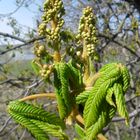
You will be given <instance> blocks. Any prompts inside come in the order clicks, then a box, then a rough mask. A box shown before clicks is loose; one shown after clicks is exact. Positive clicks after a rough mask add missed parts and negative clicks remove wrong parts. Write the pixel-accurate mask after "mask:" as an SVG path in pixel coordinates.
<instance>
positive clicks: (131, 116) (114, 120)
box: [112, 108, 140, 122]
mask: <svg viewBox="0 0 140 140" xmlns="http://www.w3.org/2000/svg"><path fill="white" fill-rule="evenodd" d="M139 113H140V108H138V109H137V110H134V111H133V112H132V113H130V114H129V118H133V117H135V116H137V115H138V114H139ZM124 120H125V119H124V118H120V117H115V118H113V119H112V122H119V121H124Z"/></svg>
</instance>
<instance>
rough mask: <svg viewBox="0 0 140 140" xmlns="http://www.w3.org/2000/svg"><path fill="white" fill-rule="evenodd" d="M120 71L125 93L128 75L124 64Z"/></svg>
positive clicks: (128, 79)
mask: <svg viewBox="0 0 140 140" xmlns="http://www.w3.org/2000/svg"><path fill="white" fill-rule="evenodd" d="M121 73H122V80H123V91H124V93H125V92H126V91H127V89H128V87H129V84H130V75H129V71H128V69H127V68H126V67H125V66H124V67H122V69H121Z"/></svg>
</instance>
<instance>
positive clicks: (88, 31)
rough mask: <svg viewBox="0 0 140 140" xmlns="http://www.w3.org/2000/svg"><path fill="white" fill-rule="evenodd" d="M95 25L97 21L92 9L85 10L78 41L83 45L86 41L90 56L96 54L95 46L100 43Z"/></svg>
mask: <svg viewBox="0 0 140 140" xmlns="http://www.w3.org/2000/svg"><path fill="white" fill-rule="evenodd" d="M95 24H96V19H95V16H94V14H93V12H92V8H91V7H87V8H85V9H84V10H83V16H82V17H81V19H80V25H79V29H78V35H77V39H78V43H83V41H84V45H85V46H86V50H87V53H88V55H93V54H95V46H96V45H97V42H98V39H97V37H96V32H97V31H96V27H95Z"/></svg>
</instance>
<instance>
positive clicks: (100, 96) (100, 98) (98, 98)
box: [84, 77, 119, 127]
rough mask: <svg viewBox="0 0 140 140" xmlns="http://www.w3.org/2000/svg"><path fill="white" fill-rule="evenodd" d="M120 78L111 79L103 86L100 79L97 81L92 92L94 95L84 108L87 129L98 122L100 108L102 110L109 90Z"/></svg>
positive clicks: (90, 96)
mask: <svg viewBox="0 0 140 140" xmlns="http://www.w3.org/2000/svg"><path fill="white" fill-rule="evenodd" d="M118 78H119V77H115V78H112V79H109V80H107V81H106V82H104V83H102V84H101V81H102V80H101V81H100V78H99V79H98V80H97V81H96V83H95V85H94V88H93V90H92V93H93V94H90V95H89V98H88V100H87V102H86V104H85V108H84V120H85V127H89V126H91V125H92V124H94V123H95V122H96V121H97V119H98V118H99V115H100V111H101V110H100V108H102V104H104V100H105V97H106V94H107V89H108V88H110V87H111V86H112V84H113V83H114V82H115V81H117V80H118ZM95 94H96V95H95Z"/></svg>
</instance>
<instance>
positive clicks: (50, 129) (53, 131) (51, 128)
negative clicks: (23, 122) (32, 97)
mask: <svg viewBox="0 0 140 140" xmlns="http://www.w3.org/2000/svg"><path fill="white" fill-rule="evenodd" d="M30 121H31V122H32V123H34V124H35V125H37V126H38V127H39V128H40V129H42V130H43V131H44V132H46V133H47V134H50V135H51V136H53V137H57V138H59V139H61V140H68V137H67V136H66V134H65V133H64V132H62V129H61V127H60V126H57V125H52V124H48V123H45V122H43V121H38V120H34V119H31V120H30Z"/></svg>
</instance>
